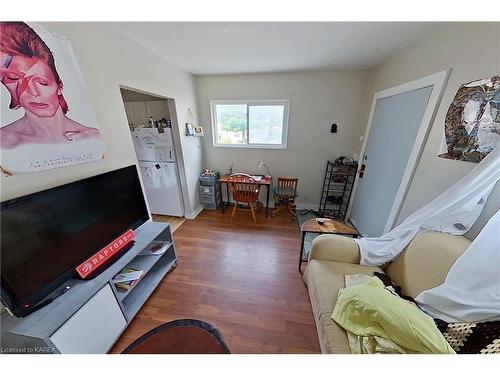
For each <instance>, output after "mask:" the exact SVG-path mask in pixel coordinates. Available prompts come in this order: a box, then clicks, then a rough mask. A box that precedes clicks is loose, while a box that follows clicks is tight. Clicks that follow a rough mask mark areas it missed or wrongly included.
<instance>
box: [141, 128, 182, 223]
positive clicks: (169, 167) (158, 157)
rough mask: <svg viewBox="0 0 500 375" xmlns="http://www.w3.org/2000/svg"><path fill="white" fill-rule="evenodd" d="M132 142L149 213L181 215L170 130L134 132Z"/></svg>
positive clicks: (180, 195)
mask: <svg viewBox="0 0 500 375" xmlns="http://www.w3.org/2000/svg"><path fill="white" fill-rule="evenodd" d="M132 139H133V140H134V147H135V152H136V154H137V159H138V160H139V168H140V171H141V175H142V181H143V183H144V190H145V192H146V198H147V200H148V204H149V208H150V210H151V213H153V214H158V215H169V216H184V204H183V202H182V194H181V189H180V184H179V176H178V172H177V165H176V162H175V152H174V143H173V138H172V129H170V128H165V129H164V132H163V133H160V132H158V129H154V128H147V129H139V130H134V131H133V132H132Z"/></svg>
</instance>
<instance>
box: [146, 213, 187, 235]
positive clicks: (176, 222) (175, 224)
mask: <svg viewBox="0 0 500 375" xmlns="http://www.w3.org/2000/svg"><path fill="white" fill-rule="evenodd" d="M152 216H153V221H161V222H163V223H170V225H171V226H172V232H175V231H176V230H177V228H179V227H180V226H181V225H182V224H183V223H184V222H185V221H186V218H185V217H177V216H167V215H152Z"/></svg>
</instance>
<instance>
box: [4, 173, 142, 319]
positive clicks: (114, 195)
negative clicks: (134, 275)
mask: <svg viewBox="0 0 500 375" xmlns="http://www.w3.org/2000/svg"><path fill="white" fill-rule="evenodd" d="M148 219H149V213H148V210H147V207H146V202H145V201H144V195H143V192H142V188H141V184H140V181H139V176H138V174H137V168H136V166H135V165H131V166H128V167H125V168H121V169H118V170H114V171H111V172H107V173H104V174H100V175H97V176H93V177H90V178H86V179H83V180H79V181H75V182H72V183H69V184H66V185H62V186H58V187H55V188H52V189H48V190H44V191H40V192H38V193H34V194H30V195H27V196H24V197H20V198H15V199H11V200H9V201H5V202H2V204H1V217H0V226H1V247H0V251H1V263H0V268H1V282H2V284H1V297H2V303H3V304H4V305H5V306H6V307H7V308H8V309H9V310H10V311H11V312H12V313H13V314H14V315H16V316H25V315H27V314H29V313H30V312H31V311H33V309H34V308H35V307H36V306H37V305H40V304H41V303H43V302H46V301H47V299H48V296H50V294H51V293H55V292H56V290H57V289H58V288H60V287H61V286H63V285H64V284H65V283H66V282H67V281H68V280H70V279H72V278H75V277H76V276H77V274H76V271H75V267H76V266H77V265H79V264H80V263H81V262H83V261H84V260H85V259H87V258H89V257H90V256H91V255H93V254H95V253H96V252H97V251H99V250H100V249H101V248H103V247H104V246H106V245H107V244H109V243H110V242H111V241H113V240H114V239H116V238H117V237H118V236H120V235H121V234H123V233H125V232H126V231H127V230H128V229H136V228H137V227H139V226H140V225H141V224H143V223H144V222H146V221H147V220H148ZM44 300H45V301H44Z"/></svg>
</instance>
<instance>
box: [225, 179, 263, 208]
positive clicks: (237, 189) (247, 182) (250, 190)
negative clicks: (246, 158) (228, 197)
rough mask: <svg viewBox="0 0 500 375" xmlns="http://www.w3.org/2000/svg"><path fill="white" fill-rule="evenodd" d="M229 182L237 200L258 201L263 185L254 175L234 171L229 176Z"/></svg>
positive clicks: (245, 201)
mask: <svg viewBox="0 0 500 375" xmlns="http://www.w3.org/2000/svg"><path fill="white" fill-rule="evenodd" d="M227 182H228V184H229V190H230V191H231V194H232V195H233V199H234V200H235V201H236V202H244V203H248V202H256V201H257V200H258V199H259V193H260V188H261V185H260V184H258V183H257V182H256V181H255V179H254V178H252V176H250V175H248V174H245V173H234V174H232V175H231V176H229V177H228V179H227Z"/></svg>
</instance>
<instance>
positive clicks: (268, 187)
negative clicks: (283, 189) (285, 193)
mask: <svg viewBox="0 0 500 375" xmlns="http://www.w3.org/2000/svg"><path fill="white" fill-rule="evenodd" d="M266 186H267V198H266V217H267V215H268V211H269V190H271V187H270V185H266Z"/></svg>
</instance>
